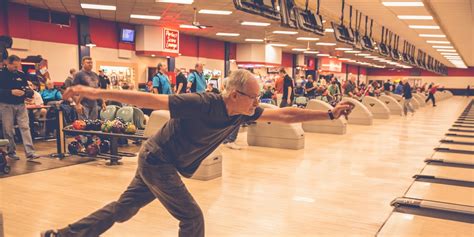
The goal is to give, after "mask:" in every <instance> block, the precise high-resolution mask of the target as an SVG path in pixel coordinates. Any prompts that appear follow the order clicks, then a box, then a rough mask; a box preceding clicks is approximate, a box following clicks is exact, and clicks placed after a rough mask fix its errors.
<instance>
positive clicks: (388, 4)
mask: <svg viewBox="0 0 474 237" xmlns="http://www.w3.org/2000/svg"><path fill="white" fill-rule="evenodd" d="M382 4H383V5H384V6H386V7H422V6H424V5H423V3H422V2H382Z"/></svg>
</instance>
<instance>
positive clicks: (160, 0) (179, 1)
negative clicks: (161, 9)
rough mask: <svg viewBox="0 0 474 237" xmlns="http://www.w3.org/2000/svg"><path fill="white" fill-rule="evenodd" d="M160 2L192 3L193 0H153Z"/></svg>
mask: <svg viewBox="0 0 474 237" xmlns="http://www.w3.org/2000/svg"><path fill="white" fill-rule="evenodd" d="M155 2H161V3H177V4H192V3H193V0H155Z"/></svg>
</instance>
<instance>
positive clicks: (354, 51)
mask: <svg viewBox="0 0 474 237" xmlns="http://www.w3.org/2000/svg"><path fill="white" fill-rule="evenodd" d="M344 53H360V51H357V50H347V51H344Z"/></svg>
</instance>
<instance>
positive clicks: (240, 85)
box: [222, 69, 255, 96]
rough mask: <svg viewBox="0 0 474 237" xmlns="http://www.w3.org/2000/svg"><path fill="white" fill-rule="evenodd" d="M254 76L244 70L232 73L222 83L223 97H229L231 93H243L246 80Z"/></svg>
mask: <svg viewBox="0 0 474 237" xmlns="http://www.w3.org/2000/svg"><path fill="white" fill-rule="evenodd" d="M254 78H255V76H254V75H253V74H252V73H251V72H249V71H248V70H245V69H238V70H235V71H233V72H232V73H231V74H230V75H229V78H227V80H226V81H225V82H224V91H223V92H222V95H223V96H229V94H230V93H231V92H232V91H237V90H238V91H244V90H245V86H246V85H247V81H248V80H252V79H254Z"/></svg>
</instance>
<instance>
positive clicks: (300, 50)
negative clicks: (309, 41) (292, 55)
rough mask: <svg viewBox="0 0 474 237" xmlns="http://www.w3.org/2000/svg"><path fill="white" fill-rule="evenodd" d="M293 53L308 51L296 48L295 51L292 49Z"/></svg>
mask: <svg viewBox="0 0 474 237" xmlns="http://www.w3.org/2000/svg"><path fill="white" fill-rule="evenodd" d="M291 50H293V51H299V52H303V51H306V49H302V48H294V49H291Z"/></svg>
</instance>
